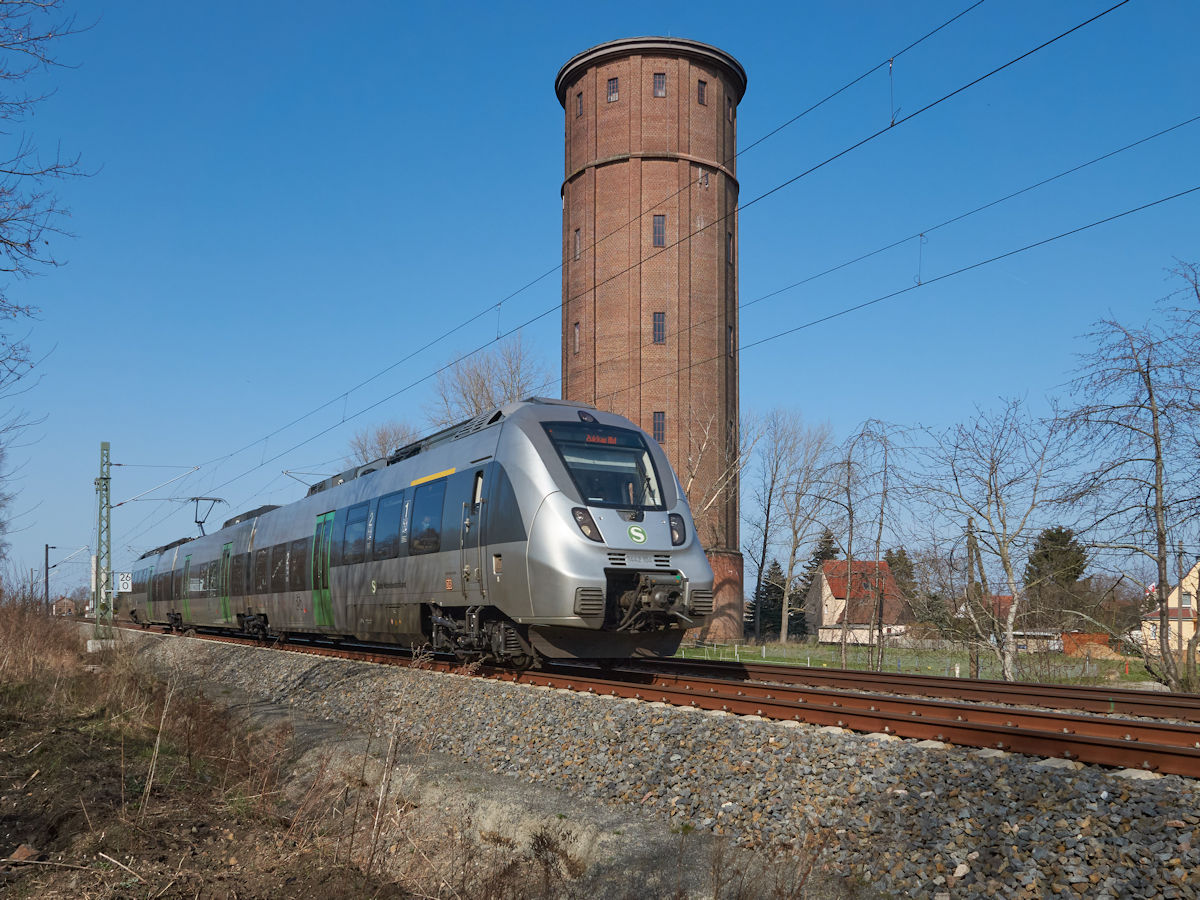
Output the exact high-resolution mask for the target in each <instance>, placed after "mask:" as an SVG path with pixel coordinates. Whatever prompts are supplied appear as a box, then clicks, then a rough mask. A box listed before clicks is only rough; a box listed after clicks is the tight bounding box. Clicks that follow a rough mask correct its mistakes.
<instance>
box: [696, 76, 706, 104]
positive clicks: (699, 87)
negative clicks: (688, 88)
mask: <svg viewBox="0 0 1200 900" xmlns="http://www.w3.org/2000/svg"><path fill="white" fill-rule="evenodd" d="M696 102H697V103H699V104H700V105H701V106H708V82H707V81H697V82H696Z"/></svg>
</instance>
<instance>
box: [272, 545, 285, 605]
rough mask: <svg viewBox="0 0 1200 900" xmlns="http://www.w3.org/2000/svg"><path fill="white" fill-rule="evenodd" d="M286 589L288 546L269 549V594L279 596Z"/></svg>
mask: <svg viewBox="0 0 1200 900" xmlns="http://www.w3.org/2000/svg"><path fill="white" fill-rule="evenodd" d="M287 589H288V545H287V544H276V545H275V546H274V547H272V548H271V593H273V594H281V593H283V592H284V591H286V590H287Z"/></svg>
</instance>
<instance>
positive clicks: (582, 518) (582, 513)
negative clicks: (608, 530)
mask: <svg viewBox="0 0 1200 900" xmlns="http://www.w3.org/2000/svg"><path fill="white" fill-rule="evenodd" d="M571 515H572V516H574V517H575V524H576V525H578V526H579V530H580V531H582V532H583V536H584V537H585V538H587V539H588V540H589V541H595V542H596V543H597V544H601V543H603V542H604V538H602V537H601V536H600V529H599V528H597V527H596V522H595V521H594V520H593V519H592V514H591V513H590V512H588V511H587V510H586V509H584V508H583V507H580V506H577V507H575V508H574V509H573V510H571Z"/></svg>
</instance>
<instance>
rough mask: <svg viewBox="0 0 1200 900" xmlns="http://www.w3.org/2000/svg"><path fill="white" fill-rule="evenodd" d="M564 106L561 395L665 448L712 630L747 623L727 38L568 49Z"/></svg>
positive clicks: (735, 88)
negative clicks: (691, 526) (712, 605)
mask: <svg viewBox="0 0 1200 900" xmlns="http://www.w3.org/2000/svg"><path fill="white" fill-rule="evenodd" d="M554 87H555V91H556V92H557V94H558V100H559V102H560V103H561V104H562V105H563V110H564V111H565V113H566V171H565V177H564V179H563V185H562V198H563V303H562V317H563V318H562V321H563V345H562V376H563V377H562V381H563V397H564V398H566V399H568V400H579V401H585V402H588V403H593V404H595V405H596V406H598V407H600V408H601V409H607V410H611V411H613V412H617V413H620V414H621V415H624V416H627V417H628V418H630V419H632V420H633V421H634V422H637V423H638V424H640V425H641V426H642V427H643V428H645V430H646V431H648V432H649V433H650V434H652V435H653V436H654V438H655V439H656V440H658V441H659V442H661V443H662V445H663V447H664V448H665V450H666V453H667V456H668V458H669V459H670V460H671V463H672V465H674V466H675V471H676V472H677V473H678V475H679V480H680V481H681V482H682V483H683V486H684V488H685V490H686V491H687V494H688V499H689V501H690V503H691V506H692V512H693V515H694V516H695V518H696V527H697V529H698V533H699V537H700V540H701V541H702V543H703V545H704V547H705V549H706V551H707V552H708V557H709V561H710V562H711V563H712V567H713V571H714V573H715V574H716V576H717V580H716V597H715V600H716V613H717V614H716V615H715V616H714V618H713V620H712V623H711V624H710V625H709V628H708V632H709V633H708V636H709V637H711V638H713V639H717V640H727V639H733V638H735V637H741V634H742V555H741V553H740V551H739V549H738V547H739V543H738V481H737V477H736V460H737V452H738V359H737V346H738V315H737V310H738V287H737V286H738V233H737V204H738V182H737V165H736V162H737V161H736V159H735V157H736V154H737V107H738V103H739V102H740V101H741V99H742V95H743V94H745V92H746V73H745V70H743V69H742V66H741V64H740V63H738V61H737V60H736V59H734V58H733V57H732V56H730V55H729V54H728V53H725V52H724V51H722V50H719V49H717V48H716V47H712V46H709V45H708V44H701V43H699V42H697V41H690V40H685V39H682V38H664V37H643V38H625V39H622V40H617V41H610V42H609V43H606V44H600V45H599V46H596V47H592V48H591V49H590V50H585V51H584V52H582V53H580V54H578V55H576V56H574V57H572V58H571V59H570V60H568V61H567V64H566V65H564V66H563V67H562V69H560V70H559V73H558V78H557V79H555V83H554Z"/></svg>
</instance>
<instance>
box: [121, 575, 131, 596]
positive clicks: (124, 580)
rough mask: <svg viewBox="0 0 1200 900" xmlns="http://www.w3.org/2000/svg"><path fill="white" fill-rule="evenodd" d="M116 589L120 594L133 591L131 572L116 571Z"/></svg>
mask: <svg viewBox="0 0 1200 900" xmlns="http://www.w3.org/2000/svg"><path fill="white" fill-rule="evenodd" d="M117 591H118V592H119V593H122V594H131V593H133V573H132V572H118V573H117Z"/></svg>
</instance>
